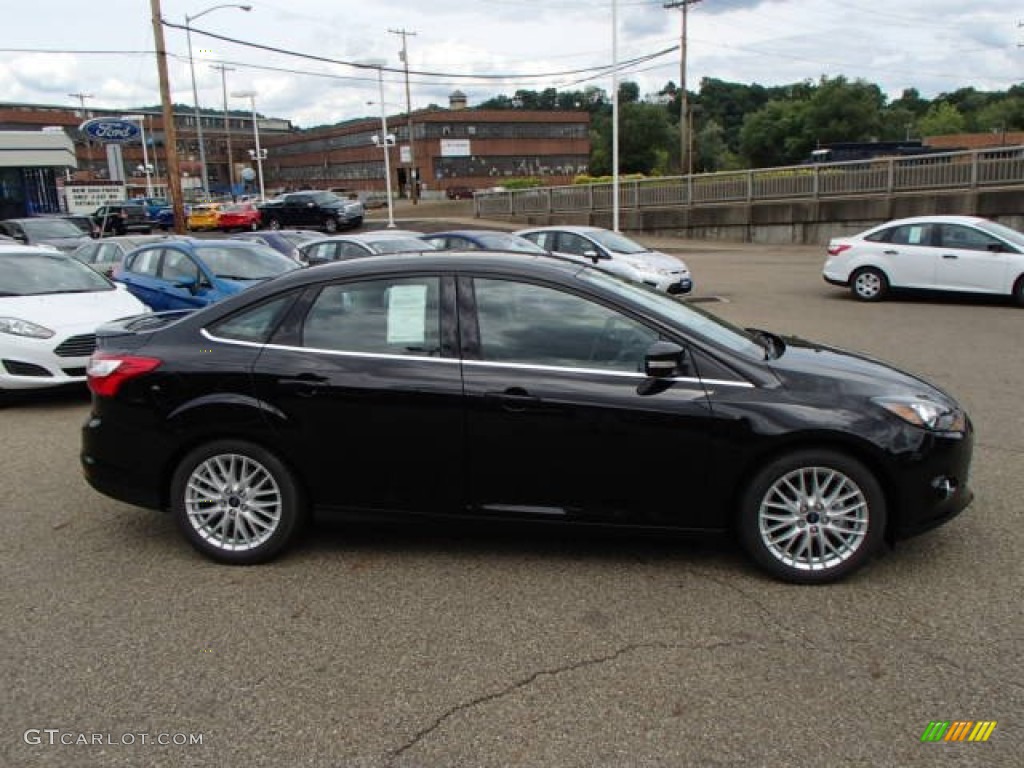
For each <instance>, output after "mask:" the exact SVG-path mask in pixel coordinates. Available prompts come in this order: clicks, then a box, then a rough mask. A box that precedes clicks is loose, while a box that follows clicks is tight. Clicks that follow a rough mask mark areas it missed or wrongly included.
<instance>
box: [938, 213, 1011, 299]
mask: <svg viewBox="0 0 1024 768" xmlns="http://www.w3.org/2000/svg"><path fill="white" fill-rule="evenodd" d="M936 228H937V229H938V230H939V233H940V238H939V242H938V243H936V245H937V246H938V250H939V257H940V258H939V259H938V260H937V261H938V266H937V268H936V274H935V287H936V288H939V289H942V290H953V291H978V292H984V293H1007V292H1009V287H1008V283H1009V280H1010V277H1011V275H1010V274H1009V260H1008V259H1007V255H1008V254H1009V253H1010V252H1012V251H1013V249H1012V247H1011V246H1009V245H1006V244H1005V243H1003V242H1002V241H1001V240H998V239H996V238H994V237H992V236H991V235H989V234H987V233H985V232H982V231H980V230H977V229H975V228H974V227H967V226H964V225H962V224H939V225H936Z"/></svg>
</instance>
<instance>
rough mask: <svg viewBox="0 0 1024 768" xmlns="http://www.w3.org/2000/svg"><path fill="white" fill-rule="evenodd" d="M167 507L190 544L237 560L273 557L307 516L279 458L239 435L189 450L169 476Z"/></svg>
mask: <svg viewBox="0 0 1024 768" xmlns="http://www.w3.org/2000/svg"><path fill="white" fill-rule="evenodd" d="M171 509H172V511H173V512H174V516H175V518H176V520H177V523H178V526H179V527H180V528H181V530H182V532H183V533H184V534H185V537H186V538H187V539H188V540H189V543H191V544H192V546H194V547H195V548H196V549H198V550H199V551H200V552H202V553H203V554H204V555H206V556H207V557H210V558H211V559H213V560H217V561H219V562H222V563H231V564H236V565H246V564H252V563H261V562H265V561H267V560H270V559H271V558H273V557H274V556H275V555H277V554H278V553H279V552H281V550H283V549H284V548H285V547H286V546H287V545H288V543H289V542H290V541H292V540H293V539H294V537H295V536H296V534H297V533H298V532H299V530H300V529H301V527H302V524H303V522H304V520H305V516H306V515H305V509H304V502H303V499H302V494H301V492H300V490H299V487H298V485H297V484H296V482H295V479H294V477H293V476H292V473H291V472H290V471H289V469H288V468H287V467H286V466H285V465H284V463H282V462H281V461H280V460H279V459H278V458H277V457H276V456H274V454H272V453H270V452H269V451H267V450H265V449H264V448H262V447H260V446H258V445H255V444H253V443H248V442H245V441H241V440H218V441H215V442H212V443H208V444H206V445H203V446H201V447H199V448H197V449H195V450H194V451H192V452H191V453H190V454H188V456H186V457H185V458H184V459H183V460H182V461H181V463H180V464H179V465H178V468H177V470H176V471H175V473H174V477H173V479H172V481H171Z"/></svg>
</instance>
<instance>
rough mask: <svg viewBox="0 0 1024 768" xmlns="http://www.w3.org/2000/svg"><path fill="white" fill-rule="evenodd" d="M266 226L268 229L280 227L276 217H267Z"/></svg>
mask: <svg viewBox="0 0 1024 768" xmlns="http://www.w3.org/2000/svg"><path fill="white" fill-rule="evenodd" d="M267 228H268V229H280V228H281V222H280V221H279V220H278V219H268V220H267Z"/></svg>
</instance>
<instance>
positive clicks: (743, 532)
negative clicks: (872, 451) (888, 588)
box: [738, 450, 886, 584]
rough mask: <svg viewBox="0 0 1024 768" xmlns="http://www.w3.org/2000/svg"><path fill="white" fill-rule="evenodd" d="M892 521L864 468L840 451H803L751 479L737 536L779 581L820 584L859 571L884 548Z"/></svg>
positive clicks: (869, 474)
mask: <svg viewBox="0 0 1024 768" xmlns="http://www.w3.org/2000/svg"><path fill="white" fill-rule="evenodd" d="M885 524H886V508H885V496H884V494H883V493H882V489H881V487H880V485H879V484H878V481H877V480H876V479H875V477H874V475H873V474H872V473H871V472H870V471H869V470H868V469H867V468H866V467H865V466H864V465H863V464H861V463H860V462H859V461H856V460H855V459H853V458H850V457H849V456H846V455H844V454H841V453H837V452H835V451H828V450H820V451H799V452H795V453H792V454H789V455H788V456H784V457H782V458H780V459H777V460H775V461H773V462H771V463H770V464H768V465H767V466H765V467H764V468H763V469H761V471H760V472H758V473H757V475H756V476H755V477H754V478H753V480H752V481H751V482H750V485H749V486H748V487H747V490H746V493H745V494H744V496H743V499H742V502H741V506H740V511H739V525H738V533H739V537H740V541H741V542H742V544H743V546H744V548H745V549H746V550H747V552H748V553H749V554H750V556H751V558H752V559H753V560H754V562H756V563H757V564H758V565H760V566H761V567H762V568H764V569H765V570H766V571H768V572H769V573H771V574H772V575H773V576H775V577H777V578H779V579H782V580H784V581H790V582H794V583H798V584H821V583H825V582H829V581H835V580H837V579H841V578H843V577H845V576H847V575H849V574H850V573H852V572H853V571H855V570H857V569H858V568H860V567H861V566H862V565H863V564H864V563H865V562H866V561H867V560H868V559H869V558H870V557H871V555H872V554H873V553H874V552H875V550H876V549H877V548H878V547H879V546H880V543H881V541H882V537H883V535H884V532H885Z"/></svg>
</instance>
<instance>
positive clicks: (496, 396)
mask: <svg viewBox="0 0 1024 768" xmlns="http://www.w3.org/2000/svg"><path fill="white" fill-rule="evenodd" d="M484 397H485V398H486V399H488V400H497V401H499V403H500V404H501V407H502V409H504V410H506V411H510V412H512V413H522V412H524V411H527V410H529V409H530V408H531V407H532V406H535V405H538V404H539V403H540V398H539V397H535V396H533V395H531V394H530V393H529V392H527V391H526V390H525V389H523V388H522V387H509V388H508V389H506V390H505V391H504V392H485V393H484Z"/></svg>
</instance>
